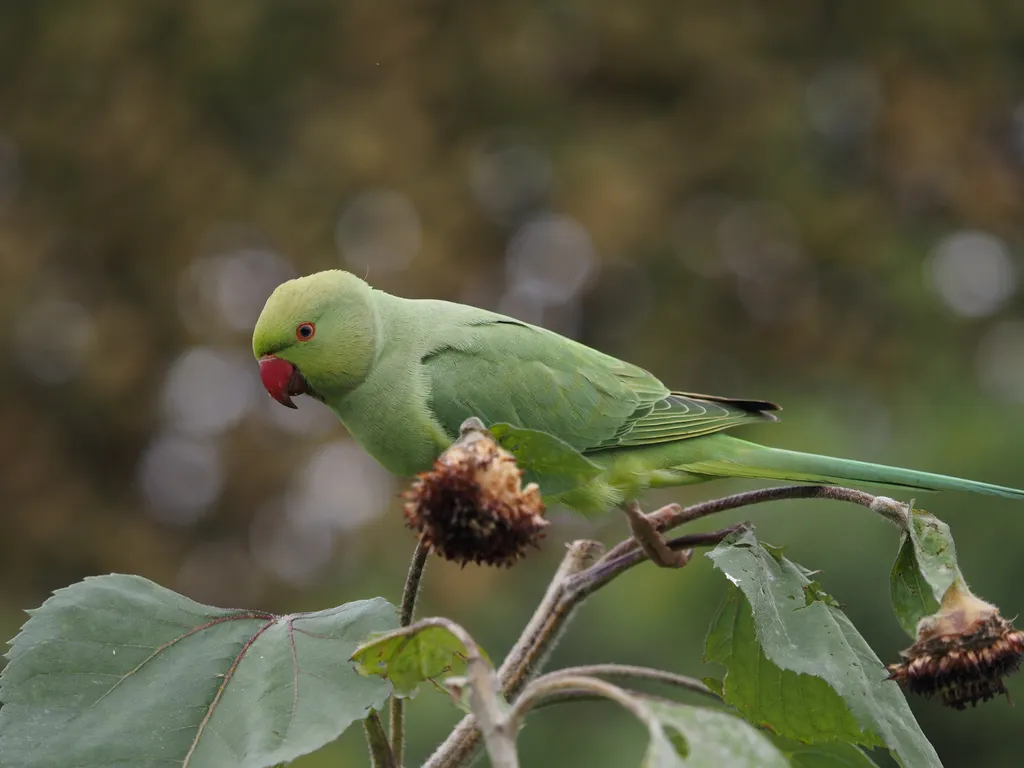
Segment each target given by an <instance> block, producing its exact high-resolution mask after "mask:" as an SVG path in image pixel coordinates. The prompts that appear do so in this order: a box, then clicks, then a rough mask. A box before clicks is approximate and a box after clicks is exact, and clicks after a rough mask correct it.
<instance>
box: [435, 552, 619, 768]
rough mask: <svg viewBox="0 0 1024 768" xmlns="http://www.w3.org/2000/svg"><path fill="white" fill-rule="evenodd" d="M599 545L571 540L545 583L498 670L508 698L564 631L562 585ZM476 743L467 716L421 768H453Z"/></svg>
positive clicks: (468, 755) (590, 558) (475, 729)
mask: <svg viewBox="0 0 1024 768" xmlns="http://www.w3.org/2000/svg"><path fill="white" fill-rule="evenodd" d="M603 549H604V548H603V546H602V545H601V544H600V543H598V542H596V541H574V542H572V543H571V544H570V545H569V551H568V552H566V554H565V557H564V558H563V559H562V563H561V565H559V567H558V570H557V571H556V572H555V575H554V577H553V578H552V579H551V583H550V584H549V585H548V588H547V591H546V592H545V593H544V597H543V598H542V599H541V601H540V603H539V604H538V606H537V610H536V611H534V614H533V616H532V618H531V619H530V621H529V622H528V623H527V625H526V628H525V629H524V630H523V632H522V634H521V635H520V636H519V639H518V640H517V641H516V643H515V645H514V646H513V647H512V650H511V651H509V653H508V656H507V657H506V658H505V661H504V662H503V663H502V665H501V667H500V668H499V669H498V681H499V683H501V687H502V693H503V694H504V695H505V697H506V698H507V699H509V700H511V699H512V698H513V697H514V696H515V694H516V693H517V692H518V691H520V690H521V689H522V687H523V686H524V685H525V684H526V683H527V682H528V681H529V679H530V675H531V674H533V673H534V672H535V671H536V670H537V669H538V668H539V667H540V664H541V662H542V661H543V659H544V657H545V656H546V654H547V653H549V652H550V650H551V648H552V646H553V645H554V643H555V641H556V640H557V639H558V637H559V636H560V634H561V632H562V631H563V630H564V628H565V625H566V622H567V621H568V619H569V617H570V614H571V611H558V610H557V608H558V605H559V604H561V603H562V602H563V600H564V598H565V586H566V584H567V582H568V581H569V580H570V579H571V578H572V577H573V576H575V575H576V574H578V573H580V572H582V571H584V570H586V569H587V568H588V567H590V566H591V565H592V564H593V563H594V561H595V560H596V559H597V557H598V556H599V555H600V554H601V552H602V550H603ZM479 745H480V730H479V728H478V726H477V722H476V718H475V717H473V715H467V716H466V717H464V718H462V720H461V721H459V724H458V725H456V726H455V728H454V730H452V732H451V733H450V734H448V738H447V739H445V740H444V742H442V743H441V745H440V746H439V747H438V748H437V749H436V750H434V754H432V755H431V756H430V758H429V759H428V760H427V762H426V763H424V764H423V768H454V766H460V765H466V764H467V763H468V762H469V761H470V760H472V758H473V755H474V754H475V753H476V750H477V748H478V747H479Z"/></svg>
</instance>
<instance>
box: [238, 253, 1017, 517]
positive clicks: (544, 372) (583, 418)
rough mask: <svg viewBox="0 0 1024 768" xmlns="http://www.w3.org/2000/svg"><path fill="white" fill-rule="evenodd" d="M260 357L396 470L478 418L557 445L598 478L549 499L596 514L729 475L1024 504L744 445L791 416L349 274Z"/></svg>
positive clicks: (309, 301) (278, 306)
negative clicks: (681, 385) (743, 430)
mask: <svg viewBox="0 0 1024 768" xmlns="http://www.w3.org/2000/svg"><path fill="white" fill-rule="evenodd" d="M252 348H253V354H254V355H255V356H256V358H257V360H258V361H259V369H260V378H261V380H262V382H263V385H264V387H265V388H266V390H267V392H268V393H269V394H270V395H271V397H273V398H274V399H275V400H277V401H278V402H279V403H281V404H283V405H286V406H288V407H291V408H294V407H295V404H294V403H293V402H292V396H294V395H299V394H306V395H310V396H311V397H314V398H316V399H317V400H320V401H321V402H323V403H325V404H326V405H327V406H328V407H329V408H330V409H331V410H332V411H334V413H335V414H336V415H337V416H338V418H339V419H340V420H341V421H342V423H344V425H345V427H346V428H347V429H348V431H349V433H350V434H351V435H352V436H353V437H354V438H355V439H356V440H357V441H358V442H359V444H360V445H362V447H363V448H364V449H365V450H366V451H367V452H368V453H369V454H370V455H371V456H373V458H374V459H376V460H377V461H378V462H380V464H382V465H383V466H384V467H385V468H386V469H388V470H389V471H391V472H393V473H394V474H396V475H400V476H404V477H412V476H413V475H415V474H416V473H418V472H422V471H426V470H428V469H430V467H431V466H432V465H433V462H434V460H435V459H436V458H437V457H438V456H439V455H440V454H441V453H442V452H443V451H444V450H445V449H446V448H447V447H448V446H449V445H451V443H452V442H453V441H454V440H455V439H457V437H458V434H459V426H460V425H461V424H462V422H463V421H464V420H465V419H467V418H469V417H470V416H477V417H479V418H480V419H481V420H482V421H483V422H484V423H485V424H487V425H492V424H496V423H501V422H507V423H509V424H512V425H513V426H517V427H521V428H527V429H533V430H540V431H543V432H547V433H549V434H552V435H555V436H557V437H559V438H561V439H562V440H563V441H565V442H566V443H568V444H569V445H571V446H572V447H573V448H575V449H576V450H578V451H580V452H581V453H582V454H584V455H585V456H586V457H587V458H588V459H590V460H591V461H593V462H594V463H596V464H597V465H599V466H600V467H601V469H602V471H601V473H600V474H599V475H597V476H596V477H595V478H594V479H592V480H591V481H589V482H587V483H586V484H584V485H582V486H578V487H576V488H573V489H572V490H569V491H566V492H564V493H561V494H559V495H557V496H554V497H551V496H549V497H547V498H546V499H545V500H546V501H547V502H548V503H559V504H562V505H564V506H566V507H569V508H571V509H575V510H577V511H579V512H581V513H583V514H588V515H590V514H595V513H598V512H603V511H606V510H609V509H611V508H613V507H615V506H617V505H621V504H623V503H624V502H627V501H632V500H634V499H636V498H637V497H638V495H639V494H641V493H642V492H643V491H644V490H646V489H647V488H660V487H666V486H678V485H686V484H690V483H697V482H702V481H705V480H711V479H714V478H725V477H745V478H763V479H769V480H785V481H795V482H808V483H827V484H837V483H847V482H853V483H876V484H881V485H886V486H891V487H900V488H908V489H915V490H933V491H934V490H954V491H974V492H977V493H985V494H992V495H996V496H1004V497H1009V498H1024V491H1022V490H1017V489H1015V488H1007V487H1003V486H999V485H992V484H989V483H981V482H975V481H972V480H964V479H960V478H955V477H947V476H945V475H937V474H932V473H927V472H917V471H913V470H909V469H899V468H896V467H888V466H883V465H880V464H871V463H867V462H862V461H852V460H847V459H838V458H832V457H828V456H819V455H814V454H808V453H799V452H795V451H788V450H782V449H779V448H770V447H768V446H764V445H759V444H757V443H751V442H748V441H746V440H741V439H739V438H736V437H733V436H732V435H729V434H725V432H726V431H727V430H731V429H732V428H733V427H741V426H744V425H746V424H753V423H756V422H762V421H775V420H776V417H775V415H774V414H773V411H777V410H779V407H778V406H777V405H775V404H774V403H770V402H765V401H761V400H739V399H733V398H727V397H715V396H711V395H699V394H692V393H688V392H675V391H672V390H670V389H668V387H666V386H665V385H664V384H662V383H661V382H660V381H659V380H658V379H657V378H655V376H653V375H652V374H651V373H648V372H647V371H645V370H644V369H642V368H639V367H637V366H635V365H631V364H629V363H626V362H623V361H622V360H618V359H616V358H614V357H611V356H610V355H606V354H603V353H601V352H598V351H597V350H594V349H591V348H590V347H587V346H584V345H583V344H580V343H578V342H576V341H573V340H571V339H568V338H565V337H564V336H560V335H559V334H557V333H554V332H553V331H549V330H546V329H544V328H540V327H538V326H534V325H530V324H529V323H524V322H521V321H519V320H515V319H513V318H511V317H506V316H504V315H500V314H496V313H494V312H489V311H487V310H483V309H478V308H476V307H470V306H466V305H463V304H456V303H451V302H447V301H433V300H411V299H404V298H400V297H398V296H392V295H391V294H388V293H384V292H383V291H380V290H376V289H374V288H372V287H371V286H370V285H368V284H367V283H366V282H365V281H363V280H361V279H359V278H358V277H356V276H355V275H352V274H350V273H348V272H344V271H341V270H328V271H325V272H318V273H316V274H312V275H308V276H306V277H300V278H297V279H295V280H289V281H288V282H286V283H282V284H281V285H279V286H278V287H277V288H276V289H275V290H274V292H273V294H272V295H271V296H270V298H269V299H268V300H267V303H266V305H265V306H264V308H263V311H262V313H261V314H260V317H259V320H258V321H257V322H256V327H255V330H254V332H253V340H252ZM541 490H542V491H543V489H541Z"/></svg>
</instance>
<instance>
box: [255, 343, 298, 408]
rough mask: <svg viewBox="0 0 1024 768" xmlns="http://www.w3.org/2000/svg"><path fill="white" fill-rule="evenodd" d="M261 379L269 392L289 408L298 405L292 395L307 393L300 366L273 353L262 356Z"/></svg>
mask: <svg viewBox="0 0 1024 768" xmlns="http://www.w3.org/2000/svg"><path fill="white" fill-rule="evenodd" d="M260 381H262V382H263V388H264V389H265V390H267V394H269V395H270V396H271V397H272V398H274V399H275V400H277V402H279V403H280V404H281V405H287V406H288V407H289V408H297V407H298V406H297V405H295V403H293V402H292V395H302V394H305V393H306V391H307V389H308V387H307V386H306V380H305V379H304V378H302V374H301V373H299V369H298V368H296V367H295V366H294V365H292V364H291V363H289V362H288V361H287V360H282V359H281V358H279V357H274V356H273V355H264V356H263V357H261V358H260Z"/></svg>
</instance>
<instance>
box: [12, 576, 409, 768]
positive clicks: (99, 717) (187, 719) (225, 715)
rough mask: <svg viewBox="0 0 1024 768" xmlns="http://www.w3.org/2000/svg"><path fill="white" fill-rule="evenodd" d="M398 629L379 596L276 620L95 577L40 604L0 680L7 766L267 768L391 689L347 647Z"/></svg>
mask: <svg viewBox="0 0 1024 768" xmlns="http://www.w3.org/2000/svg"><path fill="white" fill-rule="evenodd" d="M396 624H397V615H396V611H395V609H394V607H393V606H392V605H390V604H389V603H388V602H387V601H385V600H383V599H380V598H377V599H373V600H363V601H359V602H354V603H348V604H346V605H343V606H340V607H338V608H332V609H330V610H326V611H320V612H318V613H306V614H293V615H289V616H274V615H271V614H268V613H263V612H260V611H242V610H225V609H221V608H211V607H209V606H205V605H200V604H199V603H195V602H193V601H192V600H189V599H188V598H186V597H183V596H182V595H179V594H177V593H175V592H172V591H170V590H168V589H164V588H163V587H160V586H158V585H157V584H154V583H152V582H150V581H147V580H146V579H143V578H141V577H138V576H123V575H111V576H101V577H94V578H88V579H86V580H85V581H82V582H80V583H78V584H74V585H72V586H70V587H67V588H65V589H61V590H58V591H57V592H55V593H54V595H53V596H52V597H50V599H49V600H47V601H46V602H45V603H43V605H42V606H41V607H40V608H39V609H37V610H36V611H34V612H33V613H32V615H31V618H30V619H29V620H28V622H26V624H25V626H24V627H22V630H21V632H20V633H19V634H18V636H17V637H16V638H15V639H14V641H13V644H12V647H11V649H10V651H9V653H8V654H7V657H8V658H9V660H10V663H9V664H8V665H7V667H6V669H4V671H3V674H2V675H0V702H2V703H3V707H2V709H0V755H3V765H4V768H33V767H35V766H38V767H39V768H42V767H43V766H46V767H47V768H52V767H53V766H79V767H80V768H85V767H86V766H88V768H102V767H104V766H110V767H111V768H114V767H115V766H116V767H117V768H129V767H131V768H143V767H145V766H154V767H155V766H166V765H178V766H184V767H185V768H207V767H209V768H236V767H238V768H241V767H243V766H244V768H260V766H270V765H275V764H277V763H280V762H284V761H288V760H291V759H294V758H295V757H297V756H299V755H302V754H304V753H307V752H310V751H312V750H314V749H317V748H318V747H320V746H322V745H323V744H325V743H327V742H329V741H331V740H333V739H335V738H337V737H338V736H339V735H340V734H341V733H342V731H344V730H345V728H346V727H347V726H348V725H349V724H350V723H352V722H353V721H355V720H357V719H361V718H363V717H365V716H366V715H367V713H368V711H369V709H370V708H371V707H372V708H377V707H379V706H380V705H381V704H382V703H383V702H384V701H385V699H386V698H387V696H388V694H389V691H390V686H388V684H387V683H386V682H384V681H383V680H380V679H378V678H366V677H362V676H360V675H359V674H358V673H357V672H356V671H355V669H354V668H353V665H352V664H351V663H349V662H348V657H349V654H350V653H351V652H352V650H353V649H354V648H355V647H356V645H357V644H358V643H359V642H360V641H361V640H363V639H364V638H365V637H367V636H368V635H369V634H371V633H373V632H377V631H382V630H386V629H389V628H391V627H393V626H395V625H396Z"/></svg>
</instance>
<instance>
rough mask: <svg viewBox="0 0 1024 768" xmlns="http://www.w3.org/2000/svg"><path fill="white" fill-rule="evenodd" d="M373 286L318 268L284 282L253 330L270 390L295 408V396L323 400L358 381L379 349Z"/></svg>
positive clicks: (255, 348)
mask: <svg viewBox="0 0 1024 768" xmlns="http://www.w3.org/2000/svg"><path fill="white" fill-rule="evenodd" d="M376 334H377V317H376V313H375V311H374V306H373V297H372V289H371V288H370V286H369V285H367V284H366V283H365V282H363V281H362V280H360V279H359V278H358V277H356V276H355V275H352V274H350V273H348V272H343V271H342V270H338V269H335V270H328V271H326V272H317V273H315V274H312V275H307V276H306V277H300V278H297V279H295V280H289V281H288V282H285V283H282V284H281V285H279V286H278V287H277V288H276V289H275V290H274V292H273V293H272V294H271V295H270V298H269V299H267V303H266V305H265V306H264V307H263V311H262V312H261V313H260V317H259V319H258V320H257V321H256V327H255V329H254V330H253V335H252V351H253V355H254V356H255V357H256V359H257V361H258V362H259V366H260V380H261V381H262V382H263V387H264V388H265V389H266V390H267V393H268V394H269V395H270V396H271V397H272V398H274V399H275V400H276V401H277V402H279V403H281V404H282V405H286V406H288V407H289V408H295V407H296V405H295V403H294V402H293V401H292V397H294V396H296V395H303V394H307V395H311V396H313V397H316V398H317V399H319V400H329V399H331V398H332V397H335V396H341V395H343V394H344V393H345V392H347V391H349V390H351V389H352V388H354V387H355V386H358V384H360V383H361V382H362V381H363V380H364V379H365V378H366V375H367V374H368V373H369V370H370V366H371V365H372V363H373V360H374V359H375V357H376V354H377V340H376Z"/></svg>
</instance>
